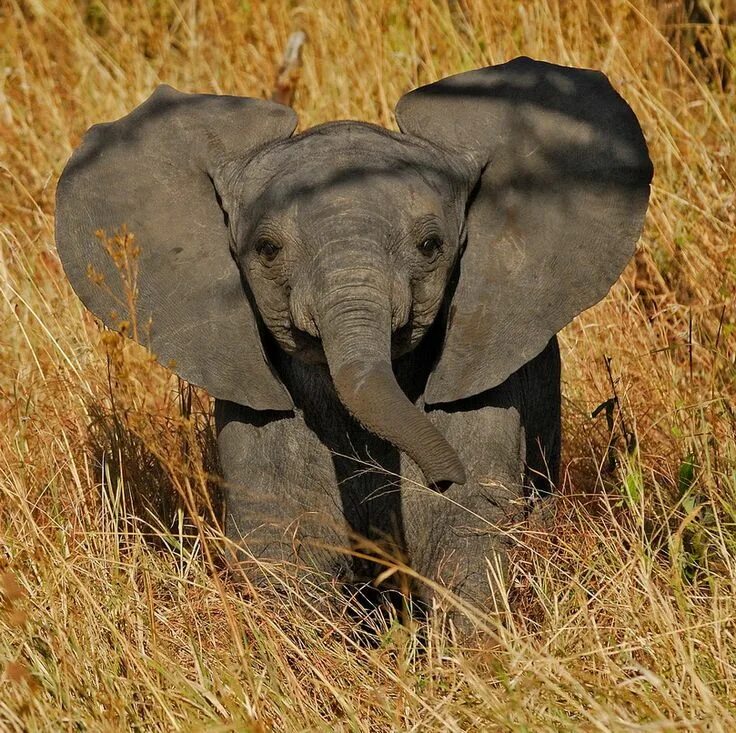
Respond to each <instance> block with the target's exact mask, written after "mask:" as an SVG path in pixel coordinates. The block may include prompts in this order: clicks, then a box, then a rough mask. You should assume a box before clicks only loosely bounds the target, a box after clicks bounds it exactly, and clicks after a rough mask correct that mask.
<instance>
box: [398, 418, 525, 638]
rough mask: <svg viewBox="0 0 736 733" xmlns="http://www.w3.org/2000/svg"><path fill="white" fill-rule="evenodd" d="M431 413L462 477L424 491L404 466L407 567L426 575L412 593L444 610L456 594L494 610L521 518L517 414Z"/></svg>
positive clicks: (520, 443) (413, 471)
mask: <svg viewBox="0 0 736 733" xmlns="http://www.w3.org/2000/svg"><path fill="white" fill-rule="evenodd" d="M429 415H430V417H431V419H432V420H433V422H435V424H436V425H437V427H438V428H439V429H440V430H441V431H442V432H443V433H444V434H445V435H446V436H447V437H448V440H449V442H450V443H451V444H452V445H454V446H455V447H456V448H457V450H458V453H459V454H460V457H461V460H462V461H463V463H464V464H465V466H466V468H467V469H468V480H467V482H466V483H465V484H464V485H457V484H453V485H452V486H450V487H449V488H448V489H447V490H445V491H438V490H435V489H430V488H427V487H426V486H424V485H423V482H422V480H421V475H420V474H419V472H418V471H417V470H416V468H415V467H414V466H413V465H410V464H409V462H408V461H407V465H406V466H405V467H404V470H403V471H402V473H403V475H404V477H405V478H404V481H403V484H402V509H403V520H404V529H405V535H406V542H407V548H408V551H409V555H410V562H411V566H412V568H413V569H414V570H415V571H416V572H417V573H419V575H421V576H422V577H423V578H425V580H423V581H418V582H417V584H416V595H417V596H419V598H420V599H422V600H423V601H424V602H426V603H428V604H438V605H439V606H441V607H443V608H445V609H451V608H453V607H454V606H455V605H456V604H455V603H453V601H452V597H453V596H455V597H456V598H457V599H459V600H460V601H461V602H462V603H464V604H469V605H471V606H473V607H475V608H477V609H480V610H482V611H491V612H492V611H494V610H500V609H501V608H503V607H504V605H505V602H506V599H505V594H506V591H507V579H508V555H509V551H510V550H511V549H512V548H513V547H514V546H515V545H516V542H517V538H518V527H519V523H520V522H521V521H522V520H523V519H524V516H525V513H526V501H525V498H524V490H523V470H524V469H523V466H524V443H523V431H522V430H521V426H520V420H519V414H518V412H517V411H516V410H515V409H513V408H501V407H494V406H485V407H480V408H478V409H475V410H472V411H457V412H445V411H442V410H434V411H432V412H430V413H429ZM453 616H454V617H455V618H456V619H459V618H461V617H462V616H463V614H462V613H459V614H458V613H453ZM460 625H461V626H462V625H463V624H462V623H461V624H460Z"/></svg>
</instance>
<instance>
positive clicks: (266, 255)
mask: <svg viewBox="0 0 736 733" xmlns="http://www.w3.org/2000/svg"><path fill="white" fill-rule="evenodd" d="M280 251H281V247H280V246H279V245H278V244H276V242H274V241H273V239H268V238H267V237H262V238H261V239H259V240H258V241H257V242H256V252H258V254H259V255H260V256H261V257H263V259H264V260H268V261H269V262H271V261H272V260H274V259H276V255H278V253H279V252H280Z"/></svg>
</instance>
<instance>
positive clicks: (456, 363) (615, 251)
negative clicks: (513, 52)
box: [396, 58, 652, 403]
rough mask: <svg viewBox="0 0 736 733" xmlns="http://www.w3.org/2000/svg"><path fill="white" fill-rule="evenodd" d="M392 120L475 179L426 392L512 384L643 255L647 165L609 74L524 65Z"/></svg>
mask: <svg viewBox="0 0 736 733" xmlns="http://www.w3.org/2000/svg"><path fill="white" fill-rule="evenodd" d="M396 117H397V119H398V122H399V126H400V127H401V130H402V131H403V132H405V133H409V134H412V135H415V136H418V137H421V138H424V139H426V140H428V141H430V142H432V143H434V144H436V145H437V146H439V147H440V148H443V149H445V150H446V151H449V152H450V154H451V155H452V154H453V153H454V154H456V156H457V157H458V159H459V160H461V162H463V163H464V164H465V165H466V166H467V167H468V168H469V169H470V170H471V171H473V172H472V173H471V174H470V179H471V180H469V186H471V187H472V186H473V184H474V183H475V182H476V180H477V183H476V185H475V189H474V190H473V193H472V195H471V197H470V199H469V204H468V209H467V221H466V231H467V245H466V249H465V252H464V253H463V256H462V260H461V262H460V276H459V280H458V284H457V288H456V290H455V294H454V296H453V300H452V303H451V305H450V311H449V315H448V329H447V333H446V336H445V343H444V347H443V351H442V354H441V357H440V359H439V361H438V364H437V365H436V367H435V370H434V372H433V373H432V375H431V377H430V381H429V384H428V388H427V394H426V399H427V402H428V403H438V402H450V401H453V400H458V399H462V398H464V397H468V396H471V395H474V394H478V393H479V392H483V391H484V390H487V389H490V388H492V387H495V386H496V385H498V384H500V383H501V382H503V381H504V380H505V379H506V378H507V377H508V376H509V375H510V374H512V373H513V372H514V371H516V370H517V369H518V368H519V367H521V366H522V365H524V364H525V363H526V362H527V361H529V360H530V359H532V358H533V357H534V356H536V355H537V354H538V353H539V352H540V351H542V349H543V348H544V347H545V346H546V344H547V343H548V342H549V340H550V338H551V337H552V336H553V335H554V334H555V333H557V331H559V330H560V329H561V328H562V327H563V326H564V325H565V324H567V323H568V322H569V321H570V320H572V318H573V317H574V316H576V315H577V314H578V313H580V312H581V311H583V310H585V309H586V308H589V307H590V306H592V305H593V304H594V303H596V302H597V301H598V300H600V299H601V298H602V297H603V296H604V295H605V294H606V293H607V292H608V290H609V288H610V287H611V285H612V284H613V283H614V282H615V280H616V278H617V277H618V276H619V274H620V273H621V271H622V270H623V268H624V266H625V265H626V263H627V261H628V260H629V258H630V257H631V256H632V254H633V253H634V250H635V246H636V242H637V239H638V238H639V234H640V232H641V227H642V223H643V220H644V214H645V212H646V208H647V200H648V196H649V183H650V181H651V178H652V164H651V161H650V160H649V155H648V153H647V146H646V143H645V141H644V137H643V135H642V132H641V128H640V127H639V123H638V122H637V119H636V117H635V115H634V113H633V112H632V110H631V109H630V107H629V106H628V105H627V104H626V102H625V101H624V100H623V99H622V98H621V97H620V96H619V95H618V94H617V93H616V92H615V91H614V89H613V88H612V87H611V85H610V84H609V82H608V80H607V79H606V77H605V76H604V75H603V74H601V73H600V72H596V71H591V70H588V69H575V68H568V67H563V66H556V65H554V64H548V63H543V62H539V61H534V60H532V59H529V58H517V59H514V60H513V61H510V62H508V63H506V64H502V65H500V66H490V67H488V68H485V69H478V70H476V71H469V72H467V73H463V74H458V75H456V76H451V77H448V78H446V79H442V80H440V81H438V82H435V83H434V84H429V85H427V86H424V87H421V88H419V89H416V90H414V91H412V92H410V93H408V94H407V95H405V96H404V97H403V98H402V99H401V100H400V102H399V104H398V106H397V109H396ZM468 163H469V166H468V165H467V164H468ZM477 177H479V178H477Z"/></svg>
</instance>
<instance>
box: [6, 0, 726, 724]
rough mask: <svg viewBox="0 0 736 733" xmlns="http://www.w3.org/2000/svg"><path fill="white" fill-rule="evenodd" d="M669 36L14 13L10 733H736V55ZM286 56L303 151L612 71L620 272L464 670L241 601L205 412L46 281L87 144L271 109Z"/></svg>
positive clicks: (15, 0)
mask: <svg viewBox="0 0 736 733" xmlns="http://www.w3.org/2000/svg"><path fill="white" fill-rule="evenodd" d="M686 4H692V3H680V2H675V1H674V0H673V1H672V2H662V3H658V4H654V3H651V2H646V1H645V0H631V1H628V0H616V1H615V2H604V0H589V1H588V0H579V1H578V2H564V1H563V0H530V1H529V2H523V3H520V2H511V1H510V0H496V1H495V2H490V1H487V2H486V1H484V0H459V1H457V2H454V1H452V0H437V1H436V2H432V1H430V0H410V1H408V0H400V1H398V0H385V1H382V0H371V1H370V2H365V3H362V2H359V0H353V2H348V1H347V0H331V1H329V2H327V1H325V2H321V1H318V0H304V1H301V0H292V1H288V0H269V1H268V2H257V1H253V2H244V1H243V2H240V1H236V0H228V1H227V2H215V0H201V1H199V2H195V1H193V0H131V1H130V2H124V1H123V0H108V1H106V2H102V1H99V0H89V1H88V0H75V1H74V2H72V1H70V0H3V1H2V3H0V294H1V296H2V297H0V731H3V732H4V731H21V730H29V731H36V730H44V731H117V730H120V731H123V730H160V731H177V730H183V731H194V730H212V731H266V730H288V731H301V730H305V731H306V730H309V731H332V730H345V731H348V730H349V731H371V732H373V731H404V730H406V731H424V730H442V731H445V730H446V731H461V730H479V731H495V730H508V731H671V730H687V731H733V730H736V365H735V360H736V198H735V196H736V150H735V149H734V135H735V134H736V124H735V117H734V111H735V109H736V74H735V73H734V62H735V61H736V27H734V26H733V25H731V26H729V25H728V18H729V12H731V10H729V8H728V7H725V6H726V5H728V3H727V2H725V1H724V2H718V1H717V0H711V1H710V2H705V1H703V2H700V3H698V6H699V8H700V11H701V14H700V15H699V16H697V17H695V16H692V17H690V18H688V17H686V16H685V14H684V12H683V10H682V6H683V5H686ZM703 8H705V10H703ZM730 18H731V22H733V21H734V14H733V13H732V14H731V15H730ZM694 21H695V22H694ZM296 30H302V31H304V32H305V33H306V34H307V38H308V40H307V42H306V44H305V45H304V47H303V56H302V64H301V67H300V68H299V69H298V70H296V71H295V72H294V73H293V74H291V76H290V77H289V78H288V79H287V80H286V82H285V85H286V90H285V92H284V89H282V93H286V94H288V95H293V100H292V105H293V106H294V108H295V109H296V110H297V112H298V114H299V117H300V126H301V128H306V127H309V126H311V125H314V124H316V123H319V122H323V121H327V120H332V119H335V118H358V119H363V120H368V121H373V122H378V123H380V124H383V125H386V126H389V127H393V126H395V121H394V118H393V113H392V110H393V106H394V104H395V102H396V101H397V100H398V99H399V97H400V96H401V95H402V94H403V93H404V92H405V91H407V90H409V89H411V88H413V87H415V86H417V85H418V84H421V83H426V82H429V81H431V80H434V79H436V78H439V77H441V76H444V75H447V74H450V73H455V72H458V71H461V70H465V69H470V68H474V67H478V66H484V65H487V64H493V63H500V62H503V61H505V60H508V59H509V58H511V57H514V56H517V55H520V54H522V53H523V54H527V55H530V56H533V57H536V58H541V59H545V60H549V61H554V62H557V63H561V64H570V65H578V66H590V67H595V68H599V69H601V70H603V71H605V73H606V74H608V76H609V77H610V79H611V81H612V83H613V84H614V86H615V87H616V88H617V89H618V90H619V91H620V92H621V94H623V95H624V97H625V98H626V99H627V100H628V102H629V103H630V104H631V105H632V107H633V108H634V110H635V111H636V113H637V115H638V116H639V119H640V120H641V123H642V126H643V129H644V132H645V135H646V138H647V140H648V143H649V146H650V152H651V157H652V159H653V160H654V164H655V177H654V182H653V187H652V197H651V205H650V209H649V213H648V216H647V222H646V226H645V229H644V233H643V236H642V239H641V242H640V248H639V251H638V253H637V255H636V258H635V260H634V261H632V263H631V264H630V265H629V267H628V268H627V269H626V271H625V273H624V275H623V276H622V277H621V279H620V281H619V282H618V284H617V285H616V286H615V287H614V288H613V290H612V291H611V293H610V294H609V296H608V297H607V298H606V299H605V300H604V301H603V302H602V303H601V304H599V305H598V306H596V307H595V308H593V309H592V310H590V311H588V312H587V313H585V314H584V315H583V316H582V317H580V318H578V319H577V320H576V321H575V323H574V324H573V325H571V326H569V327H567V328H566V329H565V330H564V332H563V333H562V337H561V342H562V349H563V365H564V368H563V394H564V403H563V410H564V433H563V435H564V456H563V480H562V486H561V488H560V494H559V497H558V498H557V500H556V502H555V504H554V506H553V507H552V508H551V509H550V511H551V513H552V514H553V516H552V517H551V521H549V522H548V523H544V524H543V523H539V522H535V521H534V520H530V522H529V525H528V526H527V527H522V528H520V531H519V535H518V536H519V547H518V550H517V551H516V552H515V554H514V558H513V572H512V575H513V577H512V582H511V587H510V591H509V603H508V606H507V607H506V608H505V609H504V610H502V612H501V613H499V614H497V615H492V616H491V615H487V616H485V618H484V619H483V623H484V625H485V627H486V633H485V635H484V639H483V642H482V643H479V644H475V645H473V646H466V647H465V648H463V647H459V646H457V645H453V644H452V643H451V641H449V640H448V637H446V636H444V635H442V634H440V633H438V632H437V631H436V630H435V629H430V631H429V633H428V637H427V641H426V648H421V645H420V642H419V638H420V637H419V635H418V632H417V630H411V629H405V628H403V627H401V626H399V625H397V624H386V625H385V626H384V627H383V628H381V629H379V643H378V644H376V645H375V646H373V647H371V646H367V645H364V644H363V645H360V644H357V643H356V642H355V638H354V636H353V635H351V634H350V629H349V624H348V622H347V621H346V620H344V619H328V618H322V617H314V615H313V614H306V613H305V611H304V610H303V604H302V603H300V602H299V592H300V590H299V588H298V587H290V586H288V584H287V590H288V592H286V593H284V594H282V598H281V599H280V600H275V599H274V597H271V596H269V597H266V596H262V595H257V594H253V593H249V592H247V589H246V590H243V589H242V588H239V587H237V586H236V585H235V583H234V582H233V580H232V579H231V578H229V577H228V575H227V574H226V572H224V570H223V565H222V563H221V562H219V561H218V559H217V556H216V553H215V545H214V544H213V543H212V542H209V541H207V540H208V538H210V537H214V536H216V535H217V531H216V529H215V523H214V522H213V521H211V519H212V514H213V513H214V514H217V511H218V510H217V507H216V502H214V504H215V506H214V508H213V507H212V506H211V505H210V502H209V500H208V498H207V497H208V494H207V489H208V487H210V488H212V487H213V486H214V485H215V483H216V482H215V480H214V476H213V474H214V472H215V471H216V459H215V451H214V443H213V435H212V421H211V417H210V402H209V400H208V398H207V396H206V395H205V394H203V393H200V392H198V391H195V390H192V389H191V388H189V387H187V386H185V385H183V384H181V383H179V382H177V380H176V378H175V377H172V376H171V375H170V374H168V373H167V372H166V371H165V370H164V369H163V368H161V367H159V366H157V365H156V364H155V363H154V362H153V361H152V359H151V357H150V356H148V354H147V353H146V352H145V351H144V350H143V349H142V348H140V347H138V346H135V345H133V344H131V343H130V342H123V340H122V339H121V337H119V336H116V335H114V334H110V333H105V332H103V331H102V330H101V329H100V327H99V326H98V325H97V323H96V322H95V321H94V319H93V318H92V317H91V316H90V315H89V314H88V313H86V312H85V311H84V309H83V307H82V305H81V304H80V302H79V301H78V300H77V298H76V296H75V295H74V294H73V293H72V291H71V288H70V286H69V284H68V283H67V281H66V279H65V278H64V276H63V273H62V271H61V268H60V264H59V260H58V257H57V254H56V251H55V247H54V235H53V231H54V191H55V187H56V181H57V179H58V176H59V173H60V172H61V169H62V167H63V165H64V163H65V161H66V160H67V158H68V157H69V155H70V153H71V151H72V149H73V147H74V146H75V145H77V144H78V143H79V141H80V138H81V136H82V134H83V132H84V131H85V130H86V128H87V127H89V126H90V125H91V124H93V123H95V122H98V121H105V120H111V119H114V118H117V117H119V116H121V115H123V114H125V113H126V112H127V111H128V110H130V109H131V108H132V107H134V106H135V105H136V104H138V103H140V102H141V101H142V100H143V99H145V98H146V97H147V96H148V95H149V94H150V93H151V91H152V90H153V89H154V87H155V86H156V84H158V83H159V82H164V81H165V82H167V83H169V84H172V85H173V86H175V87H177V88H179V89H182V90H185V91H202V92H204V91H208V92H221V93H231V94H240V95H251V96H256V97H264V96H265V97H270V96H271V94H272V92H273V90H274V87H275V84H276V79H277V75H278V69H279V65H280V63H281V59H282V55H283V51H284V47H285V45H286V42H287V39H288V37H289V35H290V33H292V32H294V31H296ZM282 82H283V79H282ZM282 86H283V84H282ZM600 405H605V407H604V408H602V409H601V410H599V411H597V414H596V416H595V417H592V413H593V412H594V411H596V408H598V406H600ZM151 509H153V510H154V511H153V512H151ZM134 512H135V513H136V514H137V515H138V516H139V519H138V520H137V521H130V520H131V517H132V515H133V513H134ZM279 582H280V581H279V579H278V577H275V578H274V583H275V584H278V583H279Z"/></svg>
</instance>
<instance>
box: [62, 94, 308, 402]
mask: <svg viewBox="0 0 736 733" xmlns="http://www.w3.org/2000/svg"><path fill="white" fill-rule="evenodd" d="M295 127H296V115H295V113H294V112H293V110H291V109H289V108H288V107H283V106H281V105H278V104H275V103H273V102H266V101H262V100H255V99H248V98H243V97H230V96H217V95H210V94H183V93H181V92H177V91H176V90H174V89H172V88H171V87H167V86H161V87H159V88H158V89H157V90H156V91H155V92H154V94H153V95H152V96H151V97H149V99H148V100H146V101H145V102H144V103H143V104H141V105H140V106H139V107H137V108H136V109H135V110H133V112H131V113H130V114H129V115H127V116H126V117H123V118H122V119H120V120H117V121H116V122H112V123H109V124H104V125H96V126H94V127H92V128H90V130H89V131H88V132H87V134H86V135H85V137H84V141H83V143H82V145H81V146H80V147H79V148H78V149H77V150H76V151H75V153H74V155H73V156H72V157H71V159H70V161H69V162H68V164H67V166H66V168H65V169H64V172H63V174H62V176H61V179H60V181H59V186H58V189H57V194H56V246H57V248H58V251H59V255H60V257H61V261H62V263H63V265H64V270H65V271H66V274H67V276H68V277H69V280H70V281H71V283H72V285H73V287H74V289H75V291H76V292H77V294H78V295H79V297H80V298H81V299H82V301H83V303H84V304H85V305H86V306H87V308H89V309H90V310H91V311H92V312H93V313H94V314H95V315H96V316H98V317H99V318H101V319H102V321H103V322H104V323H105V324H106V325H107V326H109V327H110V328H113V329H115V330H118V331H122V332H123V333H125V334H126V335H128V336H131V337H133V338H135V339H136V340H137V341H139V342H140V343H142V344H144V345H145V346H148V347H149V348H150V349H151V350H152V351H153V352H154V354H155V355H156V358H157V359H158V361H160V362H161V363H162V364H164V365H165V366H168V367H171V368H172V369H174V371H176V372H177V373H178V374H179V375H180V376H182V377H183V378H184V379H186V380H188V381H190V382H192V383H194V384H197V385H200V386H202V387H204V388H205V389H206V390H207V391H208V392H209V393H210V394H212V395H213V396H214V397H218V398H221V399H225V400H230V401H232V402H237V403H239V404H242V405H247V406H249V407H252V408H255V409H258V410H266V409H269V410H289V409H291V408H292V402H291V398H290V396H289V394H288V392H287V391H286V389H285V387H284V386H283V385H282V384H281V382H280V381H279V380H278V378H277V377H276V376H275V374H274V373H273V371H272V370H271V367H270V365H269V364H268V361H267V359H266V357H265V355H264V351H263V348H262V345H261V340H260V335H259V332H258V325H257V321H256V317H255V315H254V313H253V310H252V308H251V306H250V304H249V302H248V298H247V296H246V293H245V291H244V289H243V285H242V283H241V279H240V273H239V271H238V267H237V265H236V264H235V261H234V260H233V258H232V256H231V254H230V247H229V244H230V237H229V232H228V227H227V223H226V222H227V215H226V214H225V212H224V211H223V210H222V208H221V206H220V202H221V200H222V197H221V196H220V195H219V193H218V192H217V191H216V190H215V187H214V184H213V180H216V179H217V178H218V176H217V173H218V171H219V170H220V169H221V168H222V167H223V166H225V165H226V164H227V163H228V162H231V161H233V160H235V159H241V158H242V159H247V158H248V157H249V156H251V155H252V154H253V153H254V152H255V151H256V150H258V149H259V148H260V147H262V146H263V145H265V144H267V143H269V142H272V141H275V140H279V139H283V138H286V137H289V135H291V133H292V132H293V131H294V128H295ZM220 193H221V192H220Z"/></svg>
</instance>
